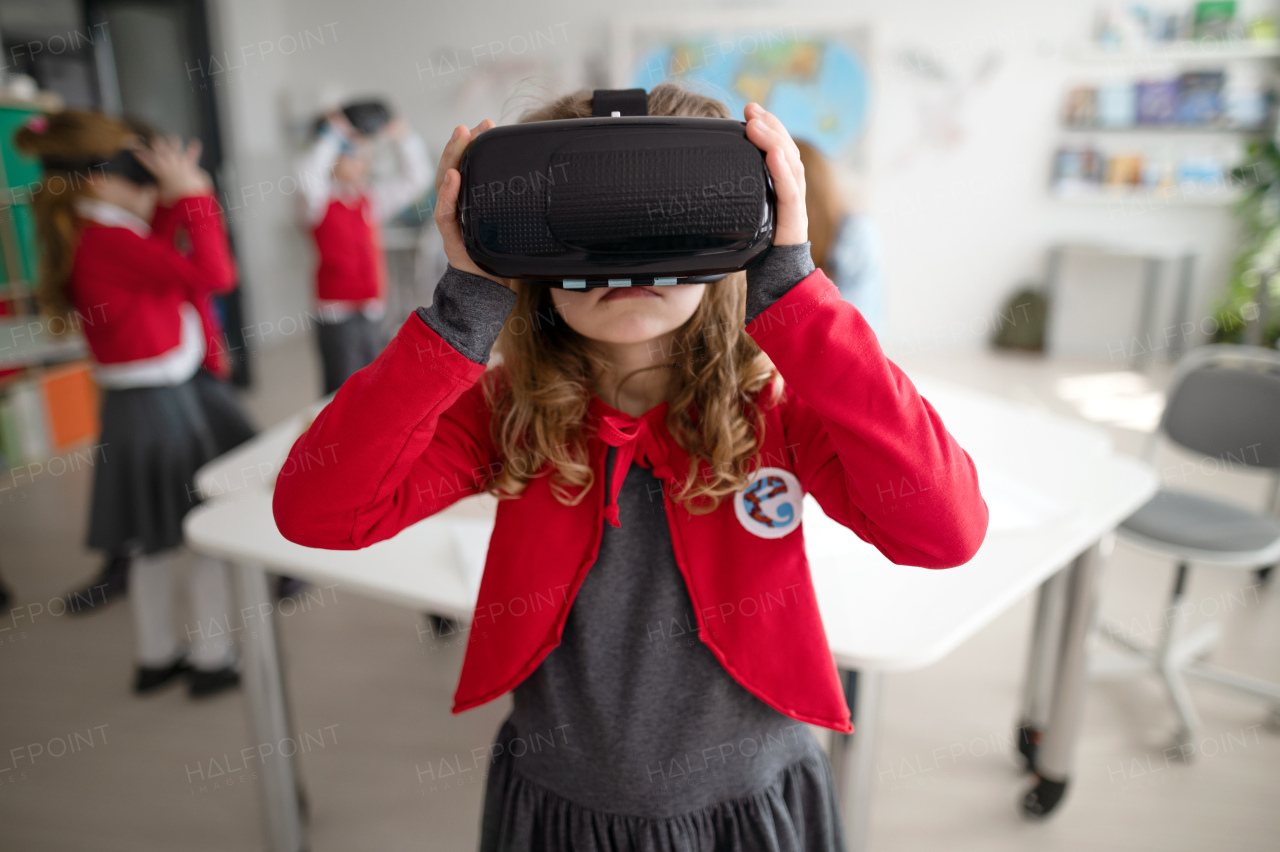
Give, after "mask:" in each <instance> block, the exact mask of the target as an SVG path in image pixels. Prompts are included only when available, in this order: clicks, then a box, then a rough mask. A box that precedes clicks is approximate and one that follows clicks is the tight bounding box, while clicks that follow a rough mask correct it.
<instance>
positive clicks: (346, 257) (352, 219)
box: [312, 195, 386, 302]
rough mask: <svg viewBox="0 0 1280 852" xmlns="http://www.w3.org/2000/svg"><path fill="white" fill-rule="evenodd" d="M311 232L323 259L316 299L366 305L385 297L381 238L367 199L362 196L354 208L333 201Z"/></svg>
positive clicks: (331, 200) (317, 279)
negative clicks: (370, 300) (369, 301)
mask: <svg viewBox="0 0 1280 852" xmlns="http://www.w3.org/2000/svg"><path fill="white" fill-rule="evenodd" d="M312 233H313V235H314V236H315V240H316V253H317V254H319V256H320V264H319V266H318V267H317V268H316V296H317V298H319V299H320V300H321V301H324V302H327V301H341V302H363V301H367V300H369V299H377V298H379V297H381V296H382V294H383V291H384V290H385V287H384V286H383V281H384V279H385V277H386V272H385V269H384V265H383V260H382V239H381V235H380V232H379V229H378V225H377V223H376V222H374V221H373V213H372V212H371V211H370V209H369V199H368V198H367V197H365V196H363V195H362V196H360V198H359V200H358V201H357V202H356V203H355V206H348V205H347V204H344V203H343V202H341V201H339V200H338V199H336V198H333V199H330V201H329V207H328V209H326V210H325V214H324V218H323V219H321V220H320V223H319V224H318V225H316V227H315V230H314V231H313V232H312Z"/></svg>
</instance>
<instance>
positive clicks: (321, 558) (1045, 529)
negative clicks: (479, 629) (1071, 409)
mask: <svg viewBox="0 0 1280 852" xmlns="http://www.w3.org/2000/svg"><path fill="white" fill-rule="evenodd" d="M913 380H914V381H915V384H916V386H917V387H918V388H919V389H920V392H921V393H922V394H924V396H925V397H926V398H927V399H928V400H929V401H930V403H932V404H933V405H934V407H935V408H936V409H937V410H938V412H939V413H940V414H941V415H942V417H943V420H944V421H945V422H946V424H947V427H948V429H950V431H951V432H952V434H954V435H955V436H956V439H957V440H958V441H959V442H960V445H961V446H963V447H964V448H965V449H966V450H967V451H968V452H969V454H970V455H971V456H972V457H973V459H974V463H975V464H976V465H977V467H978V475H979V481H980V482H981V485H982V488H983V494H984V496H985V498H986V500H987V503H988V505H989V507H990V508H991V527H990V530H989V531H988V534H987V539H986V541H985V542H984V544H983V546H982V548H981V549H980V550H979V552H978V554H977V555H976V556H975V557H974V558H973V559H972V560H971V561H970V562H968V563H967V564H965V565H963V566H960V567H959V568H951V569H948V570H945V571H930V570H927V569H922V568H912V567H905V566H898V565H893V564H891V563H890V562H888V560H886V559H885V558H884V557H883V556H882V555H881V554H880V553H879V551H877V550H876V549H875V548H874V547H872V546H871V545H868V544H866V543H864V542H862V541H861V540H860V539H858V538H857V536H855V535H854V534H853V533H852V532H850V531H849V530H846V529H845V528H843V527H841V526H839V525H838V524H836V523H835V522H834V521H831V520H830V519H828V518H827V517H826V516H824V515H823V514H822V513H821V510H820V509H819V508H818V506H817V504H816V503H815V502H814V501H813V500H812V498H807V499H806V503H805V510H804V530H805V539H806V545H807V549H808V552H809V558H810V562H811V564H812V566H813V578H814V585H815V587H816V589H817V593H818V601H819V605H820V607H821V609H822V615H823V620H824V622H825V624H826V628H827V635H828V638H829V640H830V642H831V647H832V650H833V652H834V653H835V656H836V660H837V662H838V663H839V664H840V665H841V666H843V667H846V668H860V669H861V668H876V669H880V670H893V669H911V668H918V667H922V666H925V665H928V664H930V663H933V662H935V661H937V660H938V659H941V658H942V657H943V656H945V655H946V654H948V653H950V651H952V650H953V649H954V648H955V647H956V646H958V645H959V644H960V643H962V642H964V641H965V640H966V639H967V638H969V637H970V636H972V635H973V634H974V633H975V632H977V631H978V630H979V629H981V628H982V627H983V626H984V625H986V624H987V623H989V622H990V621H991V620H992V619H993V618H995V617H996V616H997V615H999V613H1001V612H1002V611H1003V610H1004V609H1006V608H1007V607H1009V606H1010V605H1012V604H1013V603H1014V602H1016V601H1017V600H1018V599H1019V598H1021V597H1022V596H1023V595H1025V594H1026V593H1027V592H1029V591H1031V590H1032V589H1034V588H1035V587H1036V586H1037V585H1038V584H1039V583H1040V582H1042V581H1043V580H1044V579H1045V578H1047V577H1049V576H1050V575H1052V574H1053V573H1054V572H1055V571H1057V570H1058V569H1060V568H1062V567H1063V566H1064V565H1065V564H1066V563H1067V562H1069V561H1070V560H1071V559H1072V558H1073V557H1074V556H1075V555H1077V554H1078V553H1080V552H1081V551H1083V550H1084V549H1085V548H1086V547H1088V546H1089V545H1090V544H1091V543H1093V542H1094V541H1096V540H1097V539H1098V538H1099V537H1101V536H1102V535H1104V534H1105V533H1107V532H1108V531H1110V530H1112V529H1114V528H1115V526H1116V525H1117V524H1118V523H1119V522H1120V521H1121V520H1123V519H1124V518H1125V517H1127V516H1128V515H1129V514H1130V513H1132V512H1133V511H1134V510H1135V509H1137V508H1138V507H1139V506H1141V505H1142V504H1143V503H1144V502H1145V501H1146V500H1147V499H1149V498H1150V497H1151V495H1152V494H1154V493H1155V490H1156V486H1157V481H1156V476H1155V474H1154V472H1153V471H1152V470H1151V469H1150V468H1149V467H1148V466H1146V465H1144V464H1143V463H1142V462H1140V461H1138V460H1137V459H1134V458H1131V457H1128V456H1122V455H1118V454H1115V453H1113V452H1112V451H1111V448H1110V442H1109V439H1108V438H1107V435H1106V433H1105V432H1104V431H1102V430H1101V429H1099V428H1098V427H1095V426H1090V425H1088V424H1084V423H1081V422H1078V421H1074V420H1069V419H1067V418H1064V417H1060V416H1058V415H1054V414H1049V413H1045V412H1041V411H1036V410H1033V409H1029V408H1026V407H1023V406H1020V405H1017V404H1015V403H1010V402H1006V401H1004V400H1001V399H998V398H995V397H991V396H988V395H986V394H980V393H977V392H974V391H970V390H967V389H964V388H961V387H959V386H956V385H952V384H950V383H945V382H941V381H937V380H934V379H926V378H919V377H917V378H914V379H913ZM309 419H310V417H309V416H305V417H303V416H300V417H297V418H292V419H291V421H288V422H286V423H284V424H281V426H280V427H277V428H276V429H273V430H271V431H269V432H267V433H264V435H263V436H260V438H258V439H257V440H255V441H254V442H251V443H250V444H248V445H245V447H242V448H240V449H239V450H237V451H236V453H235V454H229V456H230V455H236V456H237V457H236V458H234V459H232V458H229V456H227V457H223V458H222V459H219V461H218V462H215V463H213V464H212V465H210V466H209V467H208V468H206V469H205V470H204V471H202V472H201V480H200V481H201V483H202V484H201V488H202V490H205V485H204V484H203V483H205V481H206V479H208V480H210V481H211V482H212V483H217V482H218V477H219V476H220V475H223V476H224V477H225V476H232V477H234V476H235V471H237V470H239V471H244V470H246V469H252V470H259V469H262V470H266V469H275V470H278V468H279V463H280V460H281V459H282V458H283V456H284V454H285V453H287V451H288V448H289V446H290V445H291V444H292V442H293V439H294V437H296V435H297V434H298V433H299V432H300V431H301V425H302V423H303V422H307V421H309ZM259 465H262V466H264V467H262V468H259ZM271 477H272V478H273V477H274V473H272V474H271ZM269 479H270V478H268V477H265V476H264V477H258V478H256V479H255V478H252V477H250V478H247V479H246V478H244V477H241V478H240V479H239V480H236V479H234V478H233V479H232V480H231V483H232V484H233V485H235V487H232V488H224V487H222V485H221V484H219V485H217V487H214V486H213V485H211V487H210V489H209V490H206V493H209V494H214V495H217V494H222V495H223V496H218V497H215V499H213V500H211V501H209V502H207V503H205V504H204V505H202V506H200V507H198V508H197V509H196V510H194V511H193V512H192V513H191V514H190V515H189V516H188V518H187V521H186V532H187V538H188V541H189V542H190V543H191V544H192V545H193V546H194V547H196V548H197V549H199V550H201V551H205V552H208V553H212V554H215V555H220V556H224V557H227V558H230V559H236V560H241V561H253V562H259V563H261V564H263V565H265V566H268V567H270V568H271V569H273V570H276V571H279V572H281V573H288V574H290V575H292V576H296V577H300V578H303V579H307V580H311V581H313V582H315V583H319V584H328V583H338V584H341V587H342V588H349V589H350V590H351V591H354V592H357V593H359V594H364V595H368V596H370V597H375V598H379V599H382V600H386V601H388V602H392V603H397V604H401V605H404V606H409V607H414V608H418V609H423V610H429V611H431V612H435V613H438V614H441V615H451V616H455V617H458V618H461V619H463V620H466V619H469V618H470V615H471V610H472V608H473V606H474V603H475V583H476V577H475V574H476V571H477V570H478V567H479V566H478V562H479V560H480V558H481V557H482V555H483V543H484V542H485V541H487V532H488V529H489V526H490V524H491V519H492V516H493V509H494V506H495V501H494V500H493V499H492V498H491V497H487V496H482V497H477V498H472V499H469V500H466V501H463V502H461V503H459V504H458V505H456V506H454V507H453V508H451V509H449V510H448V511H446V512H442V513H440V514H439V515H436V516H434V517H432V518H428V519H427V520H425V521H423V522H421V523H419V524H416V525H414V526H413V527H410V528H409V529H406V530H404V531H403V532H402V533H400V535H398V536H396V537H395V538H393V539H391V540H389V541H385V542H380V543H378V544H376V545H373V546H372V547H369V548H366V549H364V550H360V551H326V550H313V549H311V548H306V547H301V546H299V545H295V544H292V543H290V542H288V541H286V540H285V539H284V538H283V536H281V535H280V533H279V532H278V531H277V530H276V528H275V522H274V521H273V519H272V516H271V494H270V491H269V490H268V486H269ZM226 482H227V480H226V479H225V478H224V479H223V480H222V484H225V483H226ZM255 482H257V483H259V484H258V485H255ZM235 483H240V484H238V485H236V484H235Z"/></svg>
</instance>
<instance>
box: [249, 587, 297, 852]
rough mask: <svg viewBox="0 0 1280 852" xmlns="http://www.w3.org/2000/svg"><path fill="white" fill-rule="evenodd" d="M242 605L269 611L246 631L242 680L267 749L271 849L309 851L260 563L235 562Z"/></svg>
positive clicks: (255, 730)
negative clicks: (287, 746) (284, 749)
mask: <svg viewBox="0 0 1280 852" xmlns="http://www.w3.org/2000/svg"><path fill="white" fill-rule="evenodd" d="M236 579H237V580H238V583H239V587H240V605H241V606H242V607H244V609H243V611H244V612H249V613H253V612H257V613H265V614H266V615H265V616H262V617H260V618H258V619H257V623H256V624H255V625H254V629H253V630H246V631H245V649H244V650H245V656H244V672H243V684H244V695H245V701H246V704H247V705H248V711H249V730H250V732H251V733H252V734H253V737H254V742H255V743H258V744H260V745H261V746H262V749H261V750H262V751H265V747H266V746H267V745H271V746H273V747H274V749H273V751H272V753H271V754H269V755H268V756H267V757H266V758H265V759H264V760H263V761H262V767H261V772H262V787H261V789H262V810H263V815H264V816H265V818H266V824H267V825H266V827H267V833H268V840H269V846H268V848H270V850H271V852H300V850H304V849H306V839H305V837H304V836H303V828H302V814H301V812H300V809H299V801H298V798H299V797H298V783H297V776H296V774H295V771H294V765H293V758H292V757H286V756H285V755H283V754H282V753H281V745H280V744H281V743H284V742H287V741H288V740H289V738H290V737H291V735H292V732H291V729H290V725H289V715H288V710H287V708H286V706H285V696H284V683H283V681H282V679H281V677H282V676H281V671H280V656H279V652H278V650H277V648H276V632H275V623H274V613H275V604H274V602H273V601H272V600H271V592H270V588H269V587H268V584H267V575H266V572H265V571H264V570H263V567H262V566H261V565H256V564H252V563H237V565H236Z"/></svg>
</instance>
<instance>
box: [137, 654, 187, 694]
mask: <svg viewBox="0 0 1280 852" xmlns="http://www.w3.org/2000/svg"><path fill="white" fill-rule="evenodd" d="M189 671H191V665H190V664H189V663H188V662H187V658H186V657H179V658H178V659H176V660H174V661H173V662H172V663H170V664H169V665H167V666H161V667H160V668H151V667H150V666H138V674H137V677H136V678H135V679H134V681H133V691H134V693H136V694H137V695H146V694H147V693H148V692H155V691H156V690H157V689H159V688H160V687H162V686H164V685H165V684H167V683H170V682H171V681H173V680H175V679H177V678H179V677H181V676H182V675H184V674H186V673H187V672H189Z"/></svg>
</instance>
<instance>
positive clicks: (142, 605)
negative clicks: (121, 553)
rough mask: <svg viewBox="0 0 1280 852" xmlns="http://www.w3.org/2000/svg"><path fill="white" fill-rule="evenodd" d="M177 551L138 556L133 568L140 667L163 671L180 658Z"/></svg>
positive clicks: (131, 579)
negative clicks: (175, 593)
mask: <svg viewBox="0 0 1280 852" xmlns="http://www.w3.org/2000/svg"><path fill="white" fill-rule="evenodd" d="M177 553H178V551H177V550H165V551H162V552H160V553H152V554H149V555H138V556H135V557H134V559H133V564H132V565H131V566H130V568H129V601H130V603H131V604H132V606H133V629H134V639H135V641H136V643H137V651H136V654H137V660H138V665H140V666H147V667H148V668H162V667H164V666H167V665H169V664H170V663H172V662H173V661H174V660H176V659H177V658H178V655H179V654H180V653H181V648H180V646H179V645H178V637H177V636H176V635H174V631H173V573H174V571H176V570H177V566H176V565H175V564H174V561H175V557H176V555H177Z"/></svg>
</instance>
